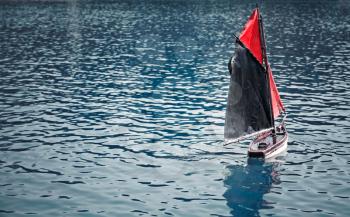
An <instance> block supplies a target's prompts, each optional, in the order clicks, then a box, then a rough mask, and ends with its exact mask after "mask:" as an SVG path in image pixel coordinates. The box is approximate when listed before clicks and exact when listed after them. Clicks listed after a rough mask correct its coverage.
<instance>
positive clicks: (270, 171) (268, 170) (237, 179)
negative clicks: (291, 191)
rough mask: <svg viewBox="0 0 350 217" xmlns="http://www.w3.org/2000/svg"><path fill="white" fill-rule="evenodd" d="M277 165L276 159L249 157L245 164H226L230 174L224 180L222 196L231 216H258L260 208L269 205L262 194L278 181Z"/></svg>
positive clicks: (265, 207)
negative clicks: (265, 159) (273, 160)
mask: <svg viewBox="0 0 350 217" xmlns="http://www.w3.org/2000/svg"><path fill="white" fill-rule="evenodd" d="M278 165H280V163H279V162H277V161H275V162H269V163H268V162H266V161H264V160H262V159H258V158H249V159H248V162H247V165H246V166H244V165H231V166H228V169H229V173H230V174H229V175H228V176H227V177H226V178H225V180H224V184H225V187H227V190H226V192H225V193H224V195H223V196H224V197H225V198H226V200H227V205H228V206H229V207H230V208H231V214H232V215H233V216H240V217H241V216H260V215H259V210H260V209H267V208H269V206H271V204H269V203H268V202H267V201H265V200H264V194H266V193H268V192H269V191H270V189H271V187H272V186H273V185H278V184H279V183H280V180H279V174H278V172H277V167H278Z"/></svg>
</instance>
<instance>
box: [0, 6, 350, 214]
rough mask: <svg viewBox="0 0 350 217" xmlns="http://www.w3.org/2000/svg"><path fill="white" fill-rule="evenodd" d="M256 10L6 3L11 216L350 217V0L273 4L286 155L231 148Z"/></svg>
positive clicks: (6, 165) (3, 196) (2, 183)
mask: <svg viewBox="0 0 350 217" xmlns="http://www.w3.org/2000/svg"><path fill="white" fill-rule="evenodd" d="M282 2H283V3H282ZM254 6H255V2H246V1H195V0H191V1H179V0H175V1H155V0H150V1H132V0H129V1H127V0H124V1H97V0H96V1H58V2H52V1H50V2H47V1H1V2H0V20H1V22H0V216H26V215H33V216H140V215H143V216H344V217H345V216H350V208H349V205H348V204H349V203H350V199H349V197H350V188H349V186H350V170H349V164H350V147H349V142H350V118H349V116H350V112H349V109H350V91H349V85H350V34H349V32H350V25H349V23H350V3H349V1H340V0H339V1H322V3H319V2H318V1H267V2H264V3H263V5H262V8H261V10H262V14H263V16H264V17H265V20H264V22H265V31H266V34H267V46H268V52H269V57H270V62H271V65H272V68H273V71H274V74H275V79H276V82H277V85H278V87H279V90H280V93H281V96H282V98H283V101H284V104H285V106H286V108H287V111H288V114H289V119H288V122H287V124H288V125H287V127H288V131H289V133H290V138H289V140H290V142H289V146H288V153H287V155H286V156H284V157H282V158H281V159H279V160H278V161H274V162H261V161H256V160H249V161H248V160H247V156H246V151H247V143H243V144H240V145H233V146H230V147H224V146H223V127H224V116H225V106H226V95H227V91H228V85H229V75H228V71H227V61H228V59H229V57H230V56H231V55H232V53H233V50H234V44H233V33H236V32H239V31H240V30H241V28H242V26H243V24H244V22H245V20H246V19H247V17H248V16H249V15H250V12H251V10H252V9H253V8H254Z"/></svg>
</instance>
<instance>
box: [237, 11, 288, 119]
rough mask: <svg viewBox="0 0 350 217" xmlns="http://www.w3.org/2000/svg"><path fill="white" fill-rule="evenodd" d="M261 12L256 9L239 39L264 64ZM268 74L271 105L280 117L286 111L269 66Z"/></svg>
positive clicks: (275, 113)
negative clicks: (260, 27)
mask: <svg viewBox="0 0 350 217" xmlns="http://www.w3.org/2000/svg"><path fill="white" fill-rule="evenodd" d="M259 26H260V25H259V11H258V9H255V10H254V11H253V13H252V14H251V15H250V17H249V19H248V22H247V23H246V24H245V26H244V28H243V31H242V33H241V35H240V36H239V39H240V40H241V42H242V43H243V44H244V45H245V46H246V47H247V48H248V49H249V51H250V52H251V53H252V54H253V55H254V56H255V58H256V59H257V60H258V61H259V62H260V63H261V64H263V63H262V62H263V54H262V50H261V39H260V35H261V34H260V29H259ZM267 68H268V73H269V78H270V92H271V103H272V109H273V116H274V118H276V117H278V115H280V113H281V111H285V110H284V106H283V104H282V101H281V98H280V95H279V93H278V90H277V87H276V83H275V81H274V79H273V74H272V71H271V69H270V67H269V66H268V67H267Z"/></svg>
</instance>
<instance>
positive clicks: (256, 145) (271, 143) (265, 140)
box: [248, 131, 288, 158]
mask: <svg viewBox="0 0 350 217" xmlns="http://www.w3.org/2000/svg"><path fill="white" fill-rule="evenodd" d="M287 143H288V133H287V131H283V132H278V133H276V135H275V138H273V136H272V132H266V133H263V134H261V135H259V136H257V138H255V139H254V140H253V141H252V142H251V143H250V145H249V150H248V156H249V157H258V158H271V157H275V156H277V155H279V154H280V153H282V152H284V151H285V150H286V149H287Z"/></svg>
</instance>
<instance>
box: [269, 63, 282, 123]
mask: <svg viewBox="0 0 350 217" xmlns="http://www.w3.org/2000/svg"><path fill="white" fill-rule="evenodd" d="M268 70H269V78H270V93H271V103H272V109H273V117H274V118H277V117H278V115H280V113H281V111H285V109H284V106H283V103H282V101H281V97H280V94H279V93H278V90H277V87H276V83H275V80H274V79H273V74H272V71H271V69H270V67H268Z"/></svg>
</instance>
